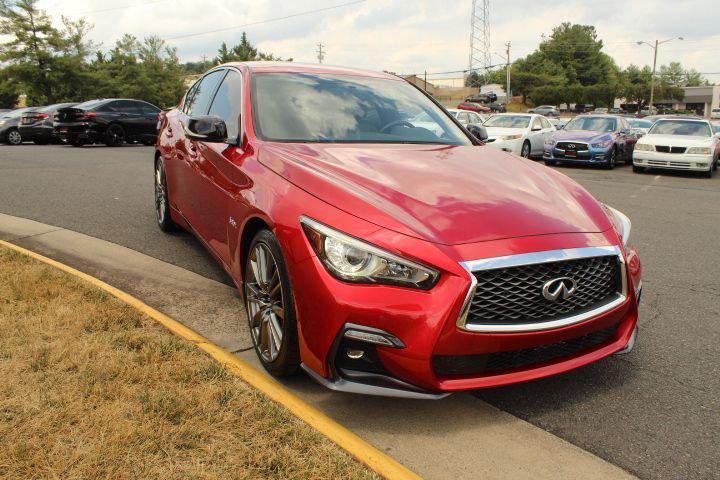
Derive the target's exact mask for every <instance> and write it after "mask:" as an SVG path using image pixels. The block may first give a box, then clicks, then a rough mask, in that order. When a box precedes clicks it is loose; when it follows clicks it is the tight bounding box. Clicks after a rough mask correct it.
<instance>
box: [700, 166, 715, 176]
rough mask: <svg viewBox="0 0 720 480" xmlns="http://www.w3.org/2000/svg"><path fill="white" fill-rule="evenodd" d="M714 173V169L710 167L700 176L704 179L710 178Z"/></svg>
mask: <svg viewBox="0 0 720 480" xmlns="http://www.w3.org/2000/svg"><path fill="white" fill-rule="evenodd" d="M714 171H715V169H714V168H712V167H710V168H709V169H708V171H707V172H703V174H702V176H703V177H705V178H712V176H713V172H714Z"/></svg>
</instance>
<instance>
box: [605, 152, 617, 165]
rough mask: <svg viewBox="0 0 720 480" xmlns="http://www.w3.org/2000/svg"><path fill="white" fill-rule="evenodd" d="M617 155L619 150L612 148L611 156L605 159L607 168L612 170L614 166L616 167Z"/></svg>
mask: <svg viewBox="0 0 720 480" xmlns="http://www.w3.org/2000/svg"><path fill="white" fill-rule="evenodd" d="M616 157H617V151H616V150H615V149H614V148H613V149H612V150H610V156H609V157H608V158H607V160H606V161H605V168H607V169H608V170H612V169H613V168H615V159H616Z"/></svg>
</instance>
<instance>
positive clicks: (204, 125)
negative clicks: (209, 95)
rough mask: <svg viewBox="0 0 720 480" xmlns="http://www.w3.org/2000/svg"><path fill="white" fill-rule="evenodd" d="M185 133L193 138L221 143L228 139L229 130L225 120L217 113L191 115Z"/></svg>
mask: <svg viewBox="0 0 720 480" xmlns="http://www.w3.org/2000/svg"><path fill="white" fill-rule="evenodd" d="M185 134H186V135H187V136H188V137H189V138H192V139H193V140H200V141H202V142H214V143H220V142H225V141H227V138H228V132H227V125H225V121H224V120H223V119H222V118H220V117H216V116H215V115H203V116H199V117H191V118H190V120H188V123H187V127H185Z"/></svg>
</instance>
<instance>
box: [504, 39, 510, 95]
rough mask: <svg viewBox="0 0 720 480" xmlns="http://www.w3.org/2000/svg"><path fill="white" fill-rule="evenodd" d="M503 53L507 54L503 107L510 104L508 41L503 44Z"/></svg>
mask: <svg viewBox="0 0 720 480" xmlns="http://www.w3.org/2000/svg"><path fill="white" fill-rule="evenodd" d="M505 54H506V55H507V67H506V71H505V107H508V106H509V105H510V42H507V43H506V44H505Z"/></svg>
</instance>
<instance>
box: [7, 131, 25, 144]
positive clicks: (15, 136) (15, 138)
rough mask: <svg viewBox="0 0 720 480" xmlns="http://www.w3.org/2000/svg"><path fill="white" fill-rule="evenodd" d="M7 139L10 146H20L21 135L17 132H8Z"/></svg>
mask: <svg viewBox="0 0 720 480" xmlns="http://www.w3.org/2000/svg"><path fill="white" fill-rule="evenodd" d="M7 139H8V143H9V144H10V145H20V144H21V143H22V135H20V132H18V131H17V130H11V131H10V132H8V134H7Z"/></svg>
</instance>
